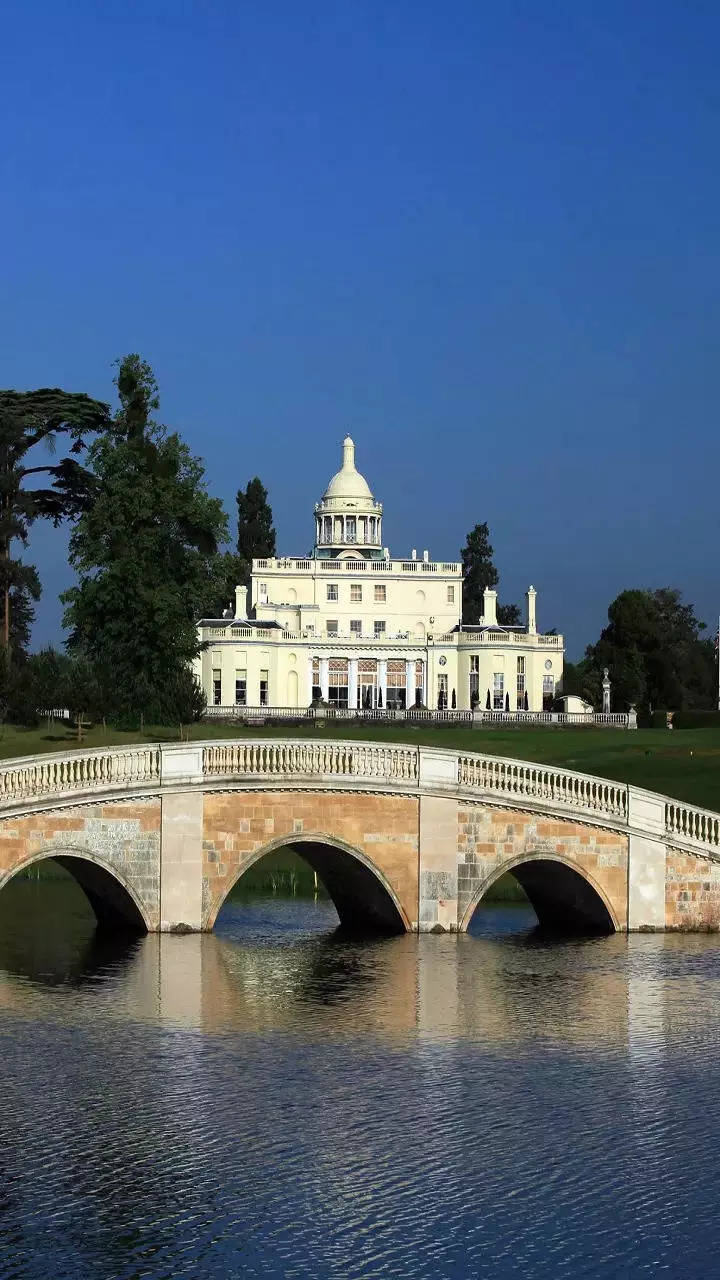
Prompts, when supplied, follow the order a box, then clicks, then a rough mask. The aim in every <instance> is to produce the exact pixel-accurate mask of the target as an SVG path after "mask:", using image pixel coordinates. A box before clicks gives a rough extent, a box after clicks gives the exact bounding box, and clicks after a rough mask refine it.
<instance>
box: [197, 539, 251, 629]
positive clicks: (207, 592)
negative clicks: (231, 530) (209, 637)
mask: <svg viewBox="0 0 720 1280" xmlns="http://www.w3.org/2000/svg"><path fill="white" fill-rule="evenodd" d="M244 574H245V568H244V565H243V563H242V562H241V560H240V557H239V556H236V555H234V554H233V552H232V551H218V552H217V554H216V555H214V556H212V557H211V558H210V561H209V563H208V574H207V580H206V583H205V586H204V588H203V591H202V594H201V597H200V600H199V602H198V617H199V618H222V616H223V614H224V612H225V610H226V609H232V612H233V617H234V616H235V588H236V587H237V586H238V585H240V584H241V583H242V582H243V579H244Z"/></svg>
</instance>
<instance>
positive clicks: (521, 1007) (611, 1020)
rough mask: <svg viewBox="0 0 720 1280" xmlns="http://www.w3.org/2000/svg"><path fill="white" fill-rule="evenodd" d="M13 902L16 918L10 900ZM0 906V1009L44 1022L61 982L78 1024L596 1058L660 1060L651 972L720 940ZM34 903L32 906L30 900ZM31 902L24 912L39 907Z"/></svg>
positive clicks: (276, 906)
mask: <svg viewBox="0 0 720 1280" xmlns="http://www.w3.org/2000/svg"><path fill="white" fill-rule="evenodd" d="M14 893H15V895H16V898H17V901H19V902H20V910H19V911H18V910H17V906H16V904H15V903H14V902H12V901H11V899H12V898H13V894H14ZM3 898H5V899H6V900H5V902H4V903H0V907H2V910H0V935H1V937H0V1011H4V1013H5V1014H7V1013H10V1012H11V1011H14V1012H16V1013H20V1014H27V1012H28V1007H31V1009H32V1012H33V1016H37V1017H40V1018H42V1017H43V1016H44V1015H45V1014H50V1013H51V1011H52V1010H53V1009H55V1000H56V997H55V994H54V989H55V988H56V987H58V986H59V987H68V986H69V987H72V988H74V989H75V992H76V1003H75V1004H74V1006H73V1010H72V1014H71V1016H72V1017H73V1018H78V1019H79V1020H80V1021H83V1020H84V1017H85V1015H86V1013H87V1011H88V1009H89V1008H90V1007H92V1009H93V1016H97V1015H100V1016H101V1017H103V1018H108V1019H111V1020H112V1021H116V1022H118V1023H122V1022H123V1021H126V1020H130V1021H132V1022H135V1021H138V1020H140V1021H141V1022H144V1023H149V1024H155V1025H159V1026H167V1027H170V1028H176V1029H185V1030H192V1031H199V1032H203V1033H205V1034H207V1035H210V1036H213V1035H216V1034H225V1033H228V1032H232V1031H242V1032H243V1033H265V1032H270V1031H272V1032H284V1033H285V1032H286V1033H289V1034H301V1035H302V1036H303V1037H307V1036H310V1037H311V1038H313V1039H318V1040H323V1039H324V1038H325V1037H336V1036H337V1035H338V1034H341V1035H350V1036H356V1035H361V1036H362V1035H365V1036H370V1037H381V1038H382V1039H384V1040H387V1041H390V1042H392V1041H398V1042H400V1041H403V1042H404V1041H407V1039H408V1037H410V1038H412V1039H417V1038H418V1037H420V1038H421V1039H422V1038H424V1037H427V1038H430V1039H432V1038H435V1037H443V1036H444V1035H452V1036H456V1035H457V1034H458V1033H460V1034H461V1035H462V1036H463V1038H471V1039H474V1040H478V1041H480V1042H482V1043H483V1044H484V1045H486V1046H492V1045H496V1046H497V1047H498V1048H500V1047H504V1048H507V1047H508V1046H509V1045H515V1046H517V1047H521V1046H525V1047H526V1048H528V1049H530V1048H532V1045H533V1043H534V1042H535V1041H536V1039H537V1037H538V1036H540V1037H542V1038H543V1039H546V1040H548V1041H550V1042H558V1043H563V1044H566V1045H567V1044H576V1045H577V1046H578V1047H583V1046H584V1047H586V1048H589V1047H592V1048H593V1049H607V1050H610V1049H612V1048H614V1047H615V1048H617V1047H620V1046H623V1045H627V1044H628V1043H629V1044H630V1045H632V1043H633V1039H636V1040H637V1044H638V1046H642V1047H641V1048H638V1050H637V1052H638V1053H640V1056H641V1057H642V1056H643V1055H647V1053H648V1052H649V1049H648V1046H649V1045H651V1046H653V1050H652V1051H653V1052H654V1053H657V1052H658V1050H659V1048H660V1046H661V1045H662V1042H663V1038H664V1034H665V1027H666V1019H667V1017H668V1016H672V1018H673V1019H674V1021H675V1023H677V1018H678V1005H677V1002H676V1001H675V999H674V998H672V993H671V988H672V978H669V979H668V985H667V992H670V993H671V998H670V1006H671V1008H672V1014H671V1015H669V1014H668V1013H667V1012H666V1004H667V1001H666V999H665V995H666V989H665V988H664V987H663V986H662V985H661V986H658V985H657V984H655V985H653V987H652V999H649V996H648V986H647V982H646V981H645V980H644V976H643V975H644V970H645V969H646V968H647V965H648V963H650V964H651V965H652V968H653V970H658V969H659V970H663V969H664V970H667V971H668V973H669V974H672V970H673V966H674V961H675V959H677V960H679V961H681V962H682V967H683V973H682V984H683V1002H682V1003H683V1005H685V1002H686V1001H688V1000H690V1002H692V973H691V972H690V973H689V972H688V971H687V962H688V955H689V954H697V955H698V956H702V955H703V954H704V953H705V951H706V950H707V948H708V946H712V947H713V948H714V946H715V944H714V943H713V942H712V941H711V940H710V941H709V940H708V939H707V938H705V937H701V936H697V937H693V938H688V937H687V936H684V937H681V936H680V935H677V934H663V935H636V936H630V937H628V936H627V935H621V934H615V935H613V936H610V937H596V938H579V937H576V938H572V939H569V938H568V939H562V938H559V937H557V936H552V935H547V934H546V933H544V932H543V931H541V930H540V929H539V928H538V927H537V923H536V919H535V917H534V914H533V912H532V910H531V909H530V908H529V907H522V906H520V907H518V906H504V905H501V904H494V905H489V906H481V907H480V908H479V910H478V911H477V913H476V916H475V919H474V921H473V924H472V925H471V929H470V932H469V933H467V934H452V935H447V934H446V935H444V936H441V937H428V936H427V935H408V934H403V935H400V936H395V937H385V938H378V937H377V936H376V937H374V938H373V937H358V936H351V935H348V934H347V933H346V931H344V930H342V929H340V928H338V927H337V916H336V914H335V912H334V910H333V907H332V905H331V903H330V902H329V901H327V900H323V899H320V900H316V901H313V900H312V899H309V900H308V899H303V898H288V899H282V898H278V899H268V900H265V899H263V898H257V899H256V900H253V901H252V902H248V901H247V900H238V899H236V898H232V899H231V900H230V902H229V903H228V904H227V905H226V907H225V909H224V911H223V913H222V914H221V916H220V919H219V921H218V926H217V931H216V933H214V934H193V935H190V936H186V937H178V936H174V935H168V934H150V935H147V936H144V937H141V938H137V937H136V938H133V937H130V936H127V935H126V936H120V937H118V936H113V935H109V934H106V933H103V931H102V930H98V929H96V928H95V927H94V922H93V920H92V918H91V917H90V915H89V914H88V913H87V912H86V911H83V908H82V904H81V902H80V898H79V894H78V893H77V890H76V889H75V888H74V886H68V885H65V884H58V883H52V882H49V883H42V882H41V883H39V884H33V883H27V882H26V883H25V884H24V885H22V886H20V885H17V886H9V887H8V888H7V889H6V890H5V893H4V895H3ZM31 898H32V899H34V908H33V904H32V902H31ZM29 908H30V909H29Z"/></svg>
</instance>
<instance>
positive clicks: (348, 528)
mask: <svg viewBox="0 0 720 1280" xmlns="http://www.w3.org/2000/svg"><path fill="white" fill-rule="evenodd" d="M345 541H346V542H354V541H355V517H354V516H348V517H347V519H346V520H345Z"/></svg>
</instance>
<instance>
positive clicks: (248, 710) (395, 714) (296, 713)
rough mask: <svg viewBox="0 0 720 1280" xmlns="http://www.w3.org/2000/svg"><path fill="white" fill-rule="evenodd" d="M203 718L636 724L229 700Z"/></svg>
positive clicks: (612, 715)
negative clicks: (258, 704) (242, 703)
mask: <svg viewBox="0 0 720 1280" xmlns="http://www.w3.org/2000/svg"><path fill="white" fill-rule="evenodd" d="M203 718H204V719H205V720H228V721H240V720H263V721H267V722H270V721H273V720H371V719H372V720H388V721H393V720H410V721H412V720H428V721H430V722H432V723H442V724H445V723H454V724H476V725H488V724H490V725H507V726H508V727H511V726H513V725H536V726H537V725H547V726H553V725H577V726H578V728H580V727H582V726H588V727H590V726H593V725H598V726H600V727H602V728H608V729H629V728H630V727H632V728H636V727H637V725H636V723H635V721H633V722H632V723H631V719H630V716H629V715H628V713H627V712H626V711H613V712H601V711H598V712H592V711H588V712H586V711H481V710H480V709H478V710H477V711H459V710H457V709H453V708H452V707H447V708H443V709H442V710H438V709H436V708H433V707H429V708H428V707H410V708H409V709H408V710H407V711H406V710H405V709H404V708H401V707H398V708H395V707H372V708H371V707H357V708H355V707H333V706H327V707H254V706H239V705H237V704H235V703H229V704H228V705H227V706H218V707H210V706H209V707H206V709H205V715H204V717H203Z"/></svg>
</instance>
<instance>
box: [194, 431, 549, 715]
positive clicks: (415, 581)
mask: <svg viewBox="0 0 720 1280" xmlns="http://www.w3.org/2000/svg"><path fill="white" fill-rule="evenodd" d="M382 515H383V509H382V504H381V503H380V502H376V501H375V499H374V498H373V495H372V493H371V492H370V487H369V485H368V483H367V481H366V480H365V479H364V477H363V476H361V475H360V473H359V471H357V470H356V467H355V446H354V444H353V442H352V440H351V439H350V437H349V436H348V437H346V439H345V440H344V442H343V464H342V467H341V469H340V471H338V472H337V474H336V475H334V476H333V478H332V480H331V481H330V483H329V485H328V486H327V489H326V490H325V493H324V494H323V497H322V499H321V501H320V502H319V503H318V504H317V505H316V507H315V545H314V547H313V550H312V552H311V554H310V555H309V556H306V557H304V558H302V559H283V558H272V559H267V560H253V565H252V588H251V592H252V599H251V601H250V605H249V607H248V603H247V590H246V588H245V587H238V588H237V590H236V593H235V610H234V612H235V616H234V617H232V616H228V617H225V618H204V619H202V621H201V622H200V623H199V634H200V639H201V640H202V642H203V644H204V649H203V651H202V653H201V655H200V657H199V658H198V659H197V663H196V671H197V675H198V678H199V680H200V681H201V683H202V686H203V689H204V690H205V693H206V696H207V700H208V706H209V710H212V711H213V712H214V714H216V715H217V714H225V713H227V715H228V716H229V717H230V716H233V715H248V711H247V710H245V708H248V709H253V708H261V707H267V708H273V707H276V708H306V707H309V706H310V705H311V704H312V703H313V701H318V700H322V701H323V702H325V703H327V704H329V705H330V706H332V707H335V708H348V709H349V710H350V711H353V710H359V711H360V712H362V711H369V710H379V709H381V708H382V709H384V710H388V711H390V710H396V711H399V710H402V709H405V710H408V709H410V708H412V707H418V706H424V707H428V708H431V709H439V710H443V709H445V708H448V709H451V708H457V709H458V710H471V709H474V708H475V707H477V708H478V709H482V710H485V709H489V710H491V711H496V712H497V711H502V712H504V711H512V712H514V711H531V712H532V711H535V712H537V711H542V710H543V709H544V708H545V709H546V708H547V707H548V706H549V703H550V702H551V701H552V699H553V698H554V696H555V690H556V686H557V684H558V682H559V680H560V677H561V676H562V669H563V637H562V636H558V635H546V636H544V635H540V634H539V633H538V631H537V627H536V623H535V598H536V593H535V590H534V588H533V587H530V588H529V589H528V592H527V618H526V624H525V626H518V627H500V626H498V623H497V617H496V607H497V596H496V593H495V592H494V591H486V592H485V599H484V611H483V617H482V618H478V619H477V623H475V624H473V625H471V626H468V625H462V623H461V618H462V570H461V565H460V564H458V563H455V562H447V561H435V560H431V559H430V557H429V555H428V553H427V551H423V553H422V556H421V558H420V559H418V557H417V554H416V552H415V551H413V552H412V554H411V556H410V558H409V559H407V560H393V559H392V558H391V556H390V552H389V550H388V549H387V547H383V541H382ZM229 613H230V614H232V610H230V611H229Z"/></svg>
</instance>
